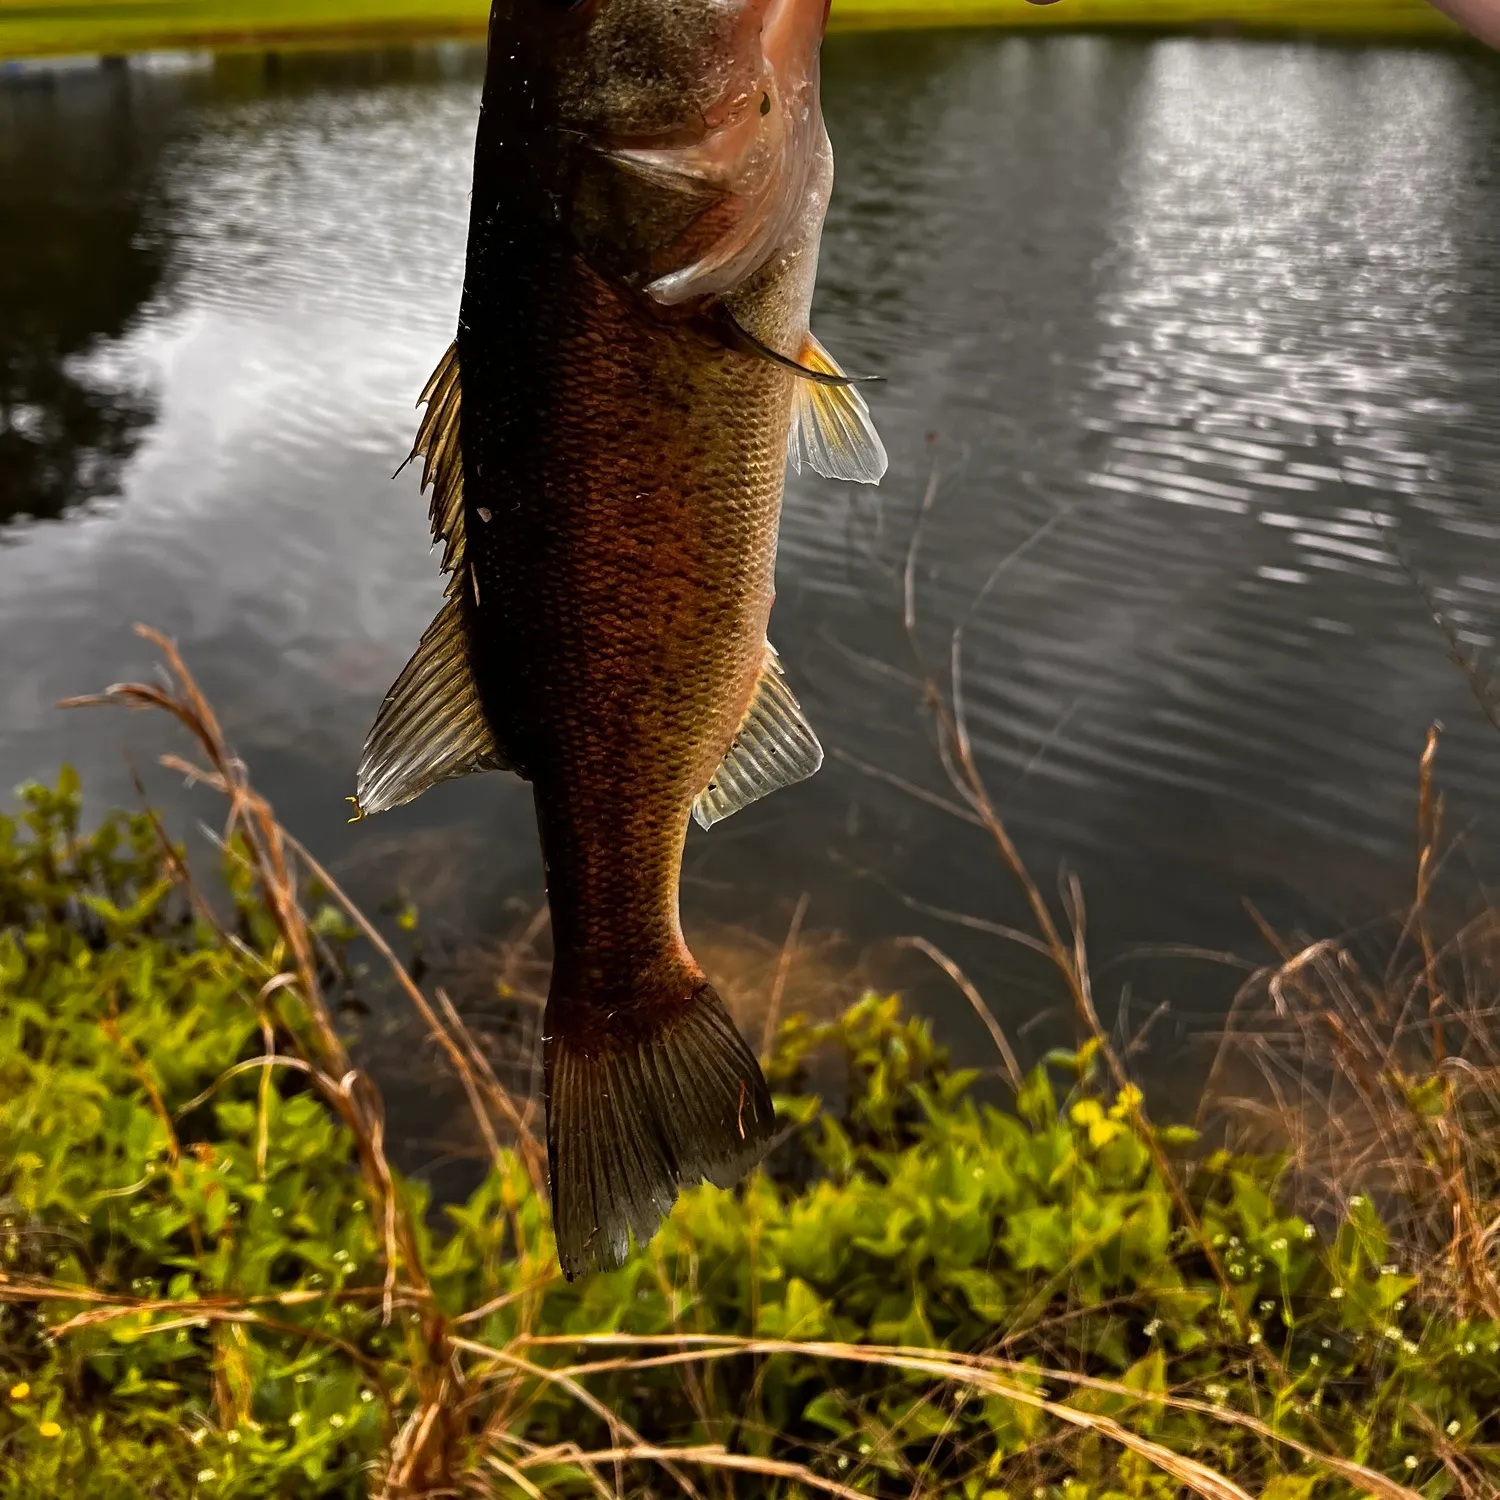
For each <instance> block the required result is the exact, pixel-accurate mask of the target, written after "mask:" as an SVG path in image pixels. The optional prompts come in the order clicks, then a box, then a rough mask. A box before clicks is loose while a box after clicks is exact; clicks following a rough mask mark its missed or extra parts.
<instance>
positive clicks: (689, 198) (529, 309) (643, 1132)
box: [359, 0, 884, 1276]
mask: <svg viewBox="0 0 1500 1500" xmlns="http://www.w3.org/2000/svg"><path fill="white" fill-rule="evenodd" d="M825 22H826V0H583V3H582V4H581V5H574V6H566V5H564V6H559V5H558V4H557V3H556V0H498V3H497V4H496V6H495V9H494V12H493V15H492V20H491V33H490V61H489V68H488V72H487V77H486V83H485V90H484V96H483V100H482V104H481V112H480V122H479V128H478V133H477V139H476V151H475V173H474V194H473V204H472V209H471V225H470V236H469V247H468V261H467V268H466V275H465V282H464V291H463V299H462V304H461V309H460V314H459V325H458V334H457V339H456V341H455V344H454V346H453V348H452V349H450V351H449V352H448V354H447V355H446V356H445V358H444V360H443V362H442V364H440V366H439V368H438V370H437V372H436V373H435V374H434V377H433V380H432V382H430V383H429V386H428V389H427V390H426V391H425V392H424V393H423V394H424V400H425V401H426V403H427V413H426V417H425V419H424V422H423V424H422V428H421V430H420V431H419V435H418V441H417V451H418V452H419V453H420V454H421V455H422V456H423V458H424V459H425V469H424V483H430V484H431V485H432V488H433V520H434V529H435V533H436V534H437V535H438V536H439V537H440V538H441V539H442V540H443V541H444V543H445V548H446V550H445V556H444V566H445V568H446V569H447V570H448V571H449V572H450V574H451V578H450V587H449V597H448V600H447V602H446V604H445V605H444V608H443V611H442V612H440V614H439V616H438V619H437V620H436V621H434V624H433V626H432V628H431V629H430V630H429V632H428V634H427V636H426V637H425V638H424V641H423V645H422V649H421V650H419V652H418V654H417V656H416V657H415V658H414V659H413V661H412V663H411V664H410V665H409V666H408V668H407V669H406V671H405V672H404V673H403V674H402V677H401V678H400V679H399V680H398V682H397V684H396V686H395V687H394V688H393V689H392V692H391V694H390V695H388V697H387V700H386V703H385V705H384V707H383V708H382V712H381V716H380V719H378V720H377V723H376V725H375V728H374V729H373V730H372V732H371V736H370V740H369V742H368V744H367V746H366V754H365V759H364V762H363V764H362V766H361V772H360V796H359V804H360V807H361V810H362V811H378V810H381V809H383V808H385V807H389V806H395V805H397V804H398V803H399V802H402V801H407V800H410V798H411V797H413V796H415V795H417V794H419V793H420V791H422V790H423V789H425V787H426V786H428V785H431V784H433V783H434V782H435V781H438V780H442V779H446V778H447V777H449V776H453V775H460V774H466V773H468V772H470V771H474V770H481V769H490V768H505V769H509V770H512V771H515V772H517V773H518V774H520V775H521V776H523V777H524V778H525V779H526V780H528V781H529V782H530V783H531V785H532V789H533V795H534V799H535V805H536V813H537V823H538V829H539V833H540V838H541V846H542V855H543V862H544V867H545V871H546V881H547V895H548V901H549V904H550V908H551V915H552V927H553V939H554V952H555V959H554V969H553V976H552V983H551V990H550V994H549V999H548V1007H547V1015H546V1021H545V1025H544V1033H545V1038H546V1040H545V1043H544V1046H545V1064H546V1083H547V1104H548V1151H549V1162H550V1168H551V1180H552V1197H553V1210H554V1214H553V1217H554V1226H555V1229H556V1235H557V1241H558V1253H559V1257H560V1259H561V1263H562V1267H563V1270H564V1272H565V1273H567V1274H568V1275H569V1276H572V1275H576V1274H579V1273H580V1272H584V1271H588V1270H595V1269H601V1268H605V1267H609V1266H613V1265H617V1264H618V1263H619V1262H620V1260H621V1259H623V1257H624V1255H625V1253H626V1251H627V1249H628V1233H629V1231H634V1233H635V1234H636V1236H637V1238H638V1239H640V1240H643V1241H644V1240H645V1239H646V1238H649V1236H650V1235H651V1234H652V1233H653V1232H654V1231H655V1229H656V1227H657V1225H658V1224H659V1222H660V1220H661V1218H662V1217H663V1216H664V1215H665V1214H666V1213H667V1212H668V1211H669V1210H670V1208H671V1205H672V1202H673V1201H674V1199H675V1197H676V1192H677V1189H678V1187H679V1185H682V1184H687V1183H692V1182H696V1181H698V1180H700V1179H701V1178H704V1177H706V1178H708V1179H709V1180H711V1181H714V1182H717V1183H719V1184H720V1185H723V1186H728V1185H729V1184H731V1183H732V1182H733V1181H734V1180H736V1179H737V1178H738V1177H739V1176H740V1175H741V1174H742V1172H743V1171H744V1170H746V1169H747V1168H748V1167H749V1166H750V1165H751V1164H753V1162H754V1161H755V1160H757V1159H758V1158H759V1156H760V1155H761V1154H762V1153H763V1151H764V1149H765V1147H766V1144H767V1142H768V1140H769V1136H770V1132H771V1129H772V1123H773V1122H772V1109H771V1102H770V1098H769V1095H768V1093H767V1090H766V1086H765V1082H764V1079H763V1078H762V1076H761V1073H760V1069H759V1066H758V1064H757V1063H756V1060H755V1058H754V1056H753V1054H752V1053H751V1052H750V1050H749V1049H748V1048H747V1047H746V1045H745V1043H744V1041H743V1039H742V1038H741V1037H740V1036H739V1033H738V1032H737V1031H736V1029H735V1027H734V1025H733V1023H732V1021H731V1020H730V1019H729V1017H728V1016H727V1014H726V1013H725V1011H724V1008H723V1006H722V1004H721V1002H720V1001H719V998H718V996H717V995H716V994H715V992H714V990H713V988H712V986H711V984H710V983H709V981H708V980H707V978H706V976H705V975H704V973H703V971H702V970H701V969H700V968H699V966H698V965H697V963H696V962H695V961H694V959H693V958H692V955H691V954H690V953H689V951H688V949H687V946H686V944H685V942H684V941H683V937H682V932H681V927H680V923H679V919H678V884H679V878H680V870H681V861H682V853H683V847H684V842H685V839H686V836H687V830H688V824H689V822H690V820H691V818H692V816H693V815H694V813H696V814H697V816H698V818H699V821H700V822H702V823H705V824H711V823H712V822H714V821H716V820H717V819H718V818H719V817H723V816H727V815H728V814H729V813H731V812H733V811H735V810H736V809H737V808H738V807H741V806H744V805H745V804H746V803H748V802H749V801H751V800H754V799H755V798H756V797H758V796H760V795H763V794H764V793H765V792H767V791H770V790H773V789H774V788H775V787H776V786H780V785H788V784H791V783H792V782H794V781H796V780H800V779H801V778H802V777H804V776H806V775H810V774H811V773H812V772H813V771H815V770H816V769H817V766H818V764H819V763H820V761H821V758H822V753H821V750H820V748H819V746H818V743H817V739H816V736H815V735H814V734H813V733H812V731H811V729H810V728H809V727H808V726H807V725H806V723H805V721H804V720H803V718H802V715H801V712H800V710H799V709H798V707H797V704H796V701H795V699H794V698H793V697H792V695H791V693H790V691H789V690H788V688H787V686H786V683H785V680H784V678H783V676H782V674H781V670H780V667H779V664H778V663H777V661H776V658H775V654H774V652H772V651H771V650H770V648H769V646H768V644H767V625H768V621H769V617H770V613H771V604H772V599H773V594H774V574H775V560H776V536H777V528H778V523H779V518H780V509H781V499H782V489H783V483H784V476H785V468H786V463H787V458H788V452H789V447H788V445H789V438H790V436H791V434H792V432H793V430H794V427H795V428H796V430H797V432H798V434H799V436H798V438H797V439H796V441H797V442H798V443H800V444H801V449H800V450H799V451H805V452H806V453H807V454H808V456H809V458H810V459H811V460H812V461H813V462H814V463H815V464H816V465H817V466H818V467H819V468H820V469H823V470H826V471H831V472H844V473H845V474H846V477H865V478H871V477H878V475H876V474H875V472H874V471H875V470H877V469H880V470H883V468H884V454H883V450H881V449H880V447H879V442H878V439H877V438H875V436H874V433H873V429H872V428H870V426H869V423H868V413H867V411H866V409H865V407H864V403H863V402H862V401H861V400H860V399H859V397H858V396H857V395H856V394H855V393H854V392H853V391H852V390H851V389H850V388H849V387H848V385H847V384H842V383H831V384H830V383H827V382H830V381H833V382H838V381H839V380H840V375H839V372H838V371H837V367H836V366H834V365H833V364H832V361H831V360H829V359H828V357H827V356H826V354H825V353H824V352H823V351H822V349H821V347H820V346H818V345H817V344H816V341H815V340H813V339H812V338H811V335H810V332H809V326H808V319H809V315H810V310H811V303H812V295H813V286H814V281H815V279H816V271H817V258H818V245H819V239H820V236H821V232H822V225H823V218H824V214H825V212H826V208H827V202H828V195H829V191H830V189H831V186H832V154H831V151H830V149H829V145H828V138H827V134H826V132H825V130H824V127H823V121H822V115H821V110H820V109H819V107H818V97H817V49H818V45H819V43H820V42H821V38H822V31H823V25H824V24H825ZM815 377H821V380H822V382H824V383H818V380H817V379H816V378H815Z"/></svg>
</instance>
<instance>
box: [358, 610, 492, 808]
mask: <svg viewBox="0 0 1500 1500" xmlns="http://www.w3.org/2000/svg"><path fill="white" fill-rule="evenodd" d="M508 769H510V767H509V765H508V763H507V761H506V758H505V756H504V754H503V753H502V752H501V750H500V748H499V746H497V745H496V743H495V737H494V734H493V733H492V731H491V729H490V726H489V721H488V720H487V719H486V718H485V714H484V709H483V706H482V705H481V703H480V700H479V689H478V687H477V686H476V684H475V682H474V673H473V670H472V669H471V668H470V666H469V658H468V652H467V649H466V647H465V644H464V633H463V616H462V613H461V602H460V600H459V599H457V598H449V599H448V600H447V601H446V602H445V603H444V604H443V607H442V608H441V609H440V610H439V611H438V613H437V618H436V619H434V620H433V622H432V624H431V625H429V626H428V627H427V631H426V634H424V635H423V637H422V644H421V645H420V646H418V647H417V653H416V655H415V656H413V657H412V659H411V660H410V661H409V662H408V663H407V664H406V667H405V670H403V672H402V673H401V675H400V676H399V677H398V678H397V679H396V683H395V686H394V687H392V688H391V690H390V692H389V693H387V694H386V697H385V702H384V703H383V704H381V707H380V713H379V715H378V716H377V717H376V720H375V725H374V727H373V728H372V729H371V730H370V733H369V737H368V738H367V739H366V740H365V749H364V754H363V755H362V756H361V757H360V762H359V777H358V782H357V792H358V794H357V796H356V799H355V803H356V806H357V808H358V810H359V814H360V816H361V817H365V816H369V815H370V814H373V813H378V812H387V811H389V809H391V808H393V807H400V806H401V804H402V803H404V802H410V801H412V800H413V799H414V798H416V797H420V796H421V795H422V793H423V792H425V791H426V790H427V789H428V787H431V786H436V785H437V783H438V782H440V781H448V780H450V779H451V778H453V777H455V776H467V775H469V774H470V773H471V772H473V771H503V770H508Z"/></svg>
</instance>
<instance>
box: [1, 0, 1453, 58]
mask: <svg viewBox="0 0 1500 1500" xmlns="http://www.w3.org/2000/svg"><path fill="white" fill-rule="evenodd" d="M49 10H50V11H54V12H55V14H53V15H48V11H49ZM247 11H248V12H249V14H247ZM486 14H487V7H486V5H485V4H484V3H483V0H467V3H465V0H427V3H424V0H313V3H304V4H295V5H294V4H289V3H288V0H254V3H253V5H251V6H246V5H238V6H233V7H231V6H230V5H229V4H228V3H226V0H201V3H189V4H186V5H181V4H179V5H173V6H168V5H159V6H152V5H143V6H136V5H131V6H128V7H126V6H117V5H116V4H113V3H109V0H104V3H99V4H96V5H94V6H91V7H88V8H87V10H86V11H85V10H84V8H83V7H78V6H74V5H64V4H58V3H54V4H53V5H50V6H49V5H45V4H44V5H42V6H37V7H32V6H28V7H27V8H26V9H25V10H24V11H22V12H20V13H18V14H10V15H7V13H6V11H5V9H4V8H3V7H0V69H3V68H4V67H5V66H6V65H7V64H15V63H23V62H27V61H36V60H41V59H47V58H66V57H115V56H122V55H129V54H133V53H153V52H155V53H160V52H238V51H265V50H341V49H357V48H367V47H370V48H374V47H392V46H410V45H415V44H419V43H423V42H441V41H467V42H482V41H483V39H484V35H485V16H486ZM231 17H232V18H233V19H232V20H231ZM981 26H984V27H992V28H995V29H998V30H1009V31H1017V32H1021V31H1024V32H1033V31H1053V32H1059V31H1116V32H1118V31H1154V32H1179V31H1186V32H1198V33H1202V32H1208V33H1210V34H1215V35H1250V36H1274V37H1303V38H1308V37H1312V38H1318V37H1326V38H1339V39H1350V38H1357V39H1360V40H1367V41H1371V42H1378V41H1423V40H1432V41H1440V40H1455V39H1463V38H1464V35H1465V34H1464V32H1463V31H1462V30H1461V29H1460V28H1459V27H1458V26H1457V25H1456V24H1455V23H1453V22H1452V21H1450V20H1448V19H1447V17H1446V16H1444V15H1442V14H1441V13H1440V12H1438V11H1437V10H1435V9H1433V8H1432V7H1431V6H1430V5H1428V4H1426V3H1425V0H1356V3H1342V0H1321V3H1311V4H1305V3H1296V0H1058V3H1056V4H1049V5H1033V4H1029V3H1026V0H948V3H946V4H939V5H923V4H921V3H919V0H835V5H834V11H833V20H832V26H831V29H832V30H833V31H834V32H836V33H837V32H854V31H861V32H868V31H887V30H889V31H895V30H919V29H920V30H944V29H952V28H957V27H981Z"/></svg>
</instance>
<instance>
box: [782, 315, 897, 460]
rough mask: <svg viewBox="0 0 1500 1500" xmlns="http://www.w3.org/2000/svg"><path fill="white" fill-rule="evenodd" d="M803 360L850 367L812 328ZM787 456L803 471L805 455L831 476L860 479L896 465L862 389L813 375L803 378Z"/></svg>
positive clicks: (824, 368) (814, 365)
mask: <svg viewBox="0 0 1500 1500" xmlns="http://www.w3.org/2000/svg"><path fill="white" fill-rule="evenodd" d="M797 362H798V364H799V365H802V366H804V367H805V368H806V369H808V370H814V371H817V372H818V373H819V374H823V375H842V374H843V373H844V372H843V371H842V370H841V369H839V366H838V362H837V361H836V360H835V359H834V357H833V356H832V355H831V354H830V353H829V352H828V351H827V350H826V349H825V348H824V347H823V346H822V344H820V343H819V342H818V340H817V339H816V338H814V337H813V335H812V334H811V333H809V334H808V336H807V342H806V343H805V344H804V345H803V346H802V354H801V356H800V358H799V359H798V361H797ZM787 456H788V457H789V458H790V460H791V464H792V467H793V468H794V469H795V470H796V471H797V472H798V473H799V474H800V473H801V472H802V465H803V462H804V461H805V462H806V463H807V464H808V465H809V466H810V467H811V468H812V469H813V470H814V471H815V472H816V473H819V474H821V475H823V477H824V478H825V479H849V480H853V481H854V483H855V484H879V483H880V481H881V480H882V479H883V478H884V477H885V471H886V469H887V468H888V467H889V465H890V459H889V458H887V456H886V451H885V444H884V443H882V442H881V441H880V434H879V433H878V432H876V430H875V423H874V421H873V420H872V419H871V417H870V408H869V405H868V404H867V403H866V401H865V398H864V396H863V395H861V394H860V392H859V390H858V389H857V388H856V387H855V386H852V385H826V384H821V383H815V382H813V381H811V380H799V381H798V382H797V390H796V394H795V396H794V397H793V405H792V436H791V443H790V446H789V447H788V449H787Z"/></svg>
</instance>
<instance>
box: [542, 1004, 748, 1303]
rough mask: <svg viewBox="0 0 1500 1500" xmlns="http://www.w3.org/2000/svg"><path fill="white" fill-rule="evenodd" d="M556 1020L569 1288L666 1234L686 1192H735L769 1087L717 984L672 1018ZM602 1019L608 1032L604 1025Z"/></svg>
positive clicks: (553, 1156)
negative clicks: (698, 1188)
mask: <svg viewBox="0 0 1500 1500" xmlns="http://www.w3.org/2000/svg"><path fill="white" fill-rule="evenodd" d="M548 1012H549V1014H548V1018H547V1025H546V1031H547V1042H546V1087H547V1158H548V1164H549V1167H550V1169H551V1177H552V1226H553V1231H554V1233H555V1235H556V1237H557V1257H558V1260H559V1262H560V1263H561V1265H562V1270H563V1275H564V1276H566V1277H567V1278H568V1280H569V1281H571V1280H573V1279H574V1277H577V1276H582V1275H587V1274H589V1273H590V1272H594V1271H608V1270H613V1269H614V1268H615V1267H616V1266H618V1265H620V1263H621V1262H622V1261H623V1260H624V1259H625V1256H626V1254H627V1253H628V1252H629V1249H630V1234H631V1233H632V1232H633V1233H634V1234H635V1237H636V1240H637V1242H638V1243H640V1244H645V1243H646V1241H647V1240H649V1239H650V1238H651V1236H652V1235H654V1234H655V1233H656V1231H657V1230H658V1229H659V1228H660V1227H661V1222H662V1220H663V1219H665V1218H666V1216H667V1215H668V1214H669V1213H670V1212H671V1210H672V1205H673V1204H674V1203H675V1202H676V1201H677V1191H678V1188H679V1187H693V1186H695V1185H696V1184H697V1183H699V1182H700V1181H702V1180H703V1179H705V1178H706V1179H707V1180H708V1181H709V1182H711V1183H713V1184H714V1186H715V1187H721V1188H728V1187H733V1185H734V1184H735V1183H736V1182H738V1181H739V1179H740V1178H741V1177H742V1176H744V1174H745V1173H746V1172H748V1171H749V1170H750V1168H751V1167H753V1166H754V1165H755V1163H756V1162H758V1161H759V1160H760V1158H761V1157H762V1156H763V1155H764V1154H765V1151H766V1148H767V1146H768V1145H769V1144H770V1140H771V1133H772V1130H773V1126H774V1111H773V1109H772V1105H771V1095H770V1091H769V1090H768V1089H767V1088H766V1081H765V1078H764V1077H763V1076H762V1074H761V1071H760V1065H759V1063H757V1062H756V1060H755V1055H754V1054H753V1053H752V1052H751V1051H750V1048H749V1047H748V1046H746V1044H745V1041H744V1038H743V1037H741V1036H740V1034H739V1031H738V1030H737V1029H736V1028H735V1024H734V1022H733V1021H732V1020H730V1018H729V1013H728V1012H727V1011H726V1010H725V1009H724V1004H723V1001H721V1000H720V999H719V997H718V995H717V994H715V993H714V990H713V987H712V986H711V985H708V984H701V985H700V986H699V987H698V989H697V990H696V991H694V993H693V995H692V997H691V999H689V1000H687V1001H686V1002H685V1003H684V1004H682V1005H681V1006H679V1007H673V1008H672V1010H671V1011H670V1013H668V1014H666V1015H663V1016H661V1018H660V1019H659V1020H658V1019H656V1018H654V1017H653V1018H651V1019H645V1018H643V1017H641V1016H639V1015H638V1014H630V1013H629V1012H625V1013H621V1012H617V1013H616V1014H615V1016H614V1017H609V1018H607V1019H604V1018H601V1017H600V1016H599V1015H598V1014H597V1013H595V1014H594V1015H592V1016H591V1017H589V1019H590V1021H591V1024H590V1025H588V1026H587V1027H584V1026H577V1027H572V1028H570V1027H569V1026H568V1025H567V1024H566V1022H567V1020H568V1019H569V1011H568V1009H567V1008H565V1007H560V1006H558V1005H556V1004H555V1003H554V1004H550V1005H549V1006H548ZM601 1019H602V1020H603V1024H602V1026H601V1025H600V1024H599V1023H600V1021H601Z"/></svg>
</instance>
